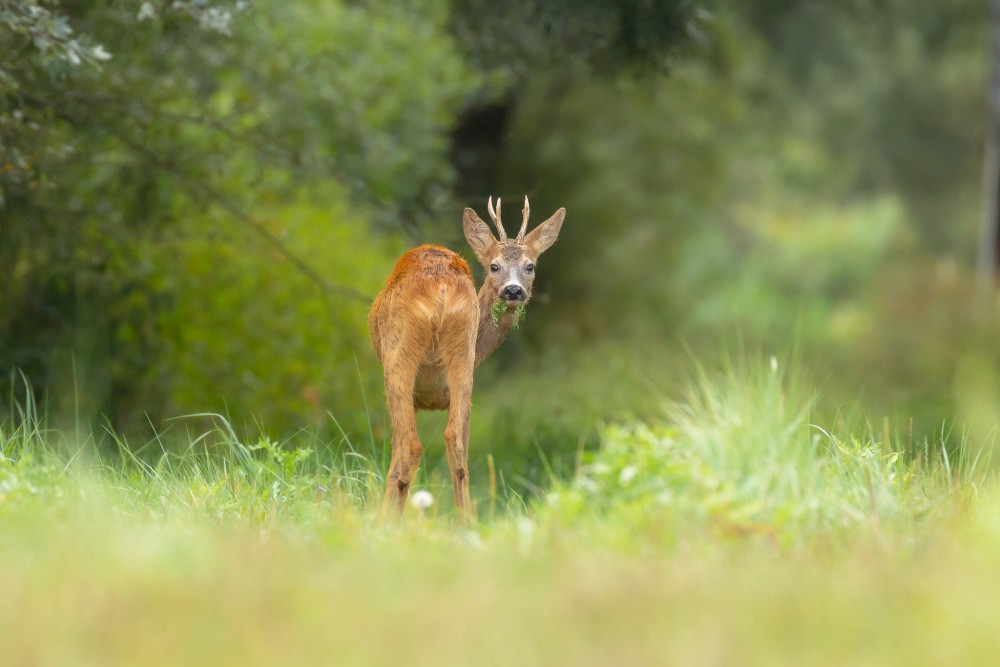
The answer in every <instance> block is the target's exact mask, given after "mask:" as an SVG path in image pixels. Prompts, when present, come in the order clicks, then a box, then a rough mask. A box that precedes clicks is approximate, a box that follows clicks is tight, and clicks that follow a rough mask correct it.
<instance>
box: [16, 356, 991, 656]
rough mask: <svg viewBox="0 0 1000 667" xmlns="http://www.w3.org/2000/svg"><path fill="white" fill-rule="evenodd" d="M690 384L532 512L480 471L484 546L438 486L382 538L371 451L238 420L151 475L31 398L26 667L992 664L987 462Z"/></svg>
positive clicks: (23, 527) (609, 430)
mask: <svg viewBox="0 0 1000 667" xmlns="http://www.w3.org/2000/svg"><path fill="white" fill-rule="evenodd" d="M772 364H774V365H772ZM694 377H695V379H694V380H693V381H692V383H691V385H690V386H689V388H688V390H687V393H686V395H685V396H684V397H683V398H682V399H680V400H678V401H675V402H671V403H669V404H668V405H667V406H666V408H665V410H664V414H663V417H662V419H660V420H659V421H657V422H655V423H640V422H635V421H632V422H623V423H619V424H612V425H607V426H606V427H605V428H604V429H603V430H602V433H601V437H600V440H601V443H600V447H599V448H598V449H595V450H593V451H587V452H585V453H583V454H582V457H581V460H580V461H579V466H578V469H577V471H576V472H575V473H574V474H572V475H568V476H562V477H560V476H553V477H552V478H551V479H550V481H549V484H548V486H547V488H545V489H544V490H539V491H538V493H537V494H535V495H534V496H522V495H519V494H516V493H513V492H511V491H509V490H507V491H506V492H505V489H504V488H503V486H502V485H500V488H499V489H497V490H496V491H494V492H491V491H490V486H491V485H490V475H489V473H488V472H487V471H485V470H484V471H481V474H478V476H477V477H474V478H473V489H474V494H475V495H476V496H477V498H478V513H479V517H480V518H479V521H478V523H477V524H476V525H475V526H473V527H471V528H463V527H460V526H458V525H457V524H456V523H455V522H454V521H453V518H452V512H451V508H450V507H448V503H447V502H445V501H446V499H447V498H448V497H449V496H450V493H449V489H448V488H447V487H446V486H444V480H445V479H446V477H444V476H439V475H437V474H436V473H435V472H434V471H431V472H430V473H428V474H425V475H424V478H423V479H422V480H421V484H420V487H421V488H427V489H431V490H432V491H433V493H434V495H435V497H436V498H437V499H438V502H436V503H435V504H434V505H433V506H432V507H431V508H430V509H429V510H428V511H427V513H426V515H422V514H420V513H419V511H418V510H416V509H415V508H412V507H411V508H408V514H407V516H406V517H405V519H404V520H403V521H402V522H401V523H396V522H388V523H385V522H381V521H380V520H379V518H378V513H377V510H378V501H379V499H380V495H381V488H380V487H381V477H380V474H381V468H380V465H381V462H380V460H378V459H380V458H381V456H382V454H381V452H374V451H367V450H365V448H363V447H360V446H357V447H353V446H352V445H351V444H350V443H349V444H348V445H344V444H342V443H341V444H337V443H327V445H326V446H324V445H323V443H317V442H315V441H314V439H311V438H310V437H309V436H308V434H302V435H300V436H299V438H298V440H297V439H292V440H290V441H289V442H285V443H280V444H275V443H271V442H269V441H267V440H266V439H262V440H259V441H257V442H248V441H240V439H239V438H238V437H237V436H236V434H235V433H233V432H231V431H230V430H229V429H228V426H227V424H226V423H225V421H224V420H222V419H221V418H219V419H217V421H216V428H214V429H211V430H208V431H206V432H205V433H201V434H195V435H192V436H190V437H189V438H188V440H189V441H190V444H189V446H188V448H187V450H186V451H183V452H182V453H180V454H167V453H164V452H166V451H168V450H166V449H164V450H161V451H160V453H158V454H154V453H153V452H155V451H156V447H157V443H155V442H154V443H150V444H149V445H147V446H146V447H145V448H135V447H134V446H133V448H132V450H135V449H139V450H140V454H139V455H134V454H130V453H128V452H129V451H130V450H129V449H126V448H125V447H124V446H121V447H119V448H118V449H116V448H115V447H110V446H109V445H108V444H107V443H106V442H104V443H98V440H100V438H97V437H96V436H95V437H92V438H83V439H82V441H80V440H76V436H73V435H71V434H70V432H67V431H54V430H48V429H47V427H46V423H45V419H44V418H42V417H39V416H37V415H36V413H35V410H34V408H33V406H31V405H30V404H29V405H27V406H26V405H24V404H23V403H22V404H19V408H18V411H17V412H16V413H15V414H12V415H10V416H9V417H8V418H7V419H6V420H5V421H4V422H3V425H2V428H0V442H2V446H3V459H2V460H0V562H2V563H3V567H2V568H0V599H2V600H3V601H4V603H3V605H2V607H0V629H2V636H3V638H4V648H3V654H4V656H5V657H4V663H5V664H10V665H107V664H170V665H176V664H234V665H235V664H240V665H246V664H337V665H382V664H385V665H389V664H412V665H441V664H454V665H472V664H474V665H492V664H510V665H563V664H564V665H606V664H619V665H643V664H649V665H652V664H698V665H701V664H708V665H715V664H718V665H733V664H740V665H743V664H767V665H773V664H794V665H803V664H831V665H843V664H851V665H865V664H900V665H902V664H907V665H912V664H928V665H940V664H963V665H969V664H991V662H992V660H993V659H995V657H996V655H997V654H998V651H1000V635H998V633H997V632H996V619H997V613H996V612H997V603H996V595H995V591H996V590H998V589H1000V569H998V568H997V567H996V563H997V562H998V559H1000V519H998V516H1000V515H998V511H1000V496H998V495H997V493H996V492H995V489H994V484H993V482H992V478H993V475H992V472H991V469H990V464H989V456H988V454H989V452H988V450H987V449H983V448H980V449H979V453H980V455H979V456H978V457H977V456H974V455H972V454H970V453H969V452H973V451H974V450H976V448H975V447H973V446H971V445H969V446H966V447H965V448H964V451H965V452H967V453H966V454H964V455H962V456H961V457H959V458H958V459H957V460H953V458H950V457H949V454H948V452H947V451H946V450H944V449H941V448H940V447H939V446H938V445H937V444H935V443H933V442H926V443H907V442H904V441H902V440H901V441H899V442H897V441H896V440H894V439H893V438H882V437H881V433H880V432H879V429H881V428H883V426H885V425H887V424H888V420H886V421H885V423H884V424H880V425H878V428H876V429H872V428H865V427H861V426H859V427H858V428H857V429H851V428H850V427H848V426H844V425H843V424H842V426H843V428H845V429H848V430H847V431H845V432H844V433H843V434H841V433H837V432H835V430H834V429H831V428H827V427H825V426H823V425H822V424H816V423H813V418H814V415H813V412H812V409H811V405H812V404H813V403H814V399H813V398H811V397H810V394H809V392H807V391H806V390H804V389H803V388H802V387H800V386H798V383H797V382H796V381H795V379H794V378H791V377H789V375H788V374H786V373H783V372H782V371H781V370H780V369H778V368H776V363H775V362H773V361H771V360H760V361H759V362H753V361H751V362H745V363H740V364H736V365H734V366H733V367H730V368H724V369H723V370H721V371H708V370H701V371H698V372H697V373H696V374H695V376H694ZM428 440H429V438H428ZM161 444H162V443H161ZM431 447H433V445H432V446H431ZM473 447H483V448H486V447H489V443H487V442H478V443H473ZM500 467H501V470H500V473H501V474H502V465H501V466H500ZM474 472H477V473H479V472H480V471H474ZM498 476H499V475H498ZM439 477H440V478H439ZM493 479H494V481H495V480H496V479H497V477H494V478H493Z"/></svg>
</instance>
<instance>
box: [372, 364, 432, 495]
mask: <svg viewBox="0 0 1000 667" xmlns="http://www.w3.org/2000/svg"><path fill="white" fill-rule="evenodd" d="M395 356H396V359H395V362H396V363H394V364H387V365H386V371H385V394H386V403H387V404H388V407H389V418H390V420H391V422H392V460H391V462H390V463H389V471H388V473H387V474H386V482H385V497H384V498H383V500H382V514H383V515H385V514H387V513H389V512H390V511H393V510H394V511H395V513H396V514H397V515H398V514H402V513H403V509H404V508H405V507H406V499H407V497H408V496H409V493H410V482H411V481H412V479H413V476H414V475H415V474H416V472H417V467H418V466H419V464H420V456H421V455H422V454H423V451H424V448H423V446H422V445H421V444H420V437H419V435H418V434H417V415H416V411H415V409H414V406H413V383H414V380H415V379H416V372H417V364H416V363H415V362H412V361H409V362H408V359H407V356H406V355H395ZM390 368H391V369H392V370H391V371H390V370H389V369H390Z"/></svg>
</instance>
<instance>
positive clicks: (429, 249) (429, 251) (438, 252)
mask: <svg viewBox="0 0 1000 667" xmlns="http://www.w3.org/2000/svg"><path fill="white" fill-rule="evenodd" d="M436 267H440V268H442V269H443V268H444V267H448V268H449V269H451V270H452V271H455V272H457V273H460V274H463V275H465V276H467V277H468V278H469V279H472V270H471V269H469V265H468V263H466V261H465V260H464V259H462V257H461V256H460V255H459V254H458V253H456V252H454V251H452V250H449V249H448V248H444V247H442V246H436V245H421V246H417V247H416V248H412V249H410V250H407V251H406V252H405V253H403V255H402V256H401V257H400V258H399V260H398V261H397V262H396V266H395V268H393V270H392V273H391V274H389V278H388V280H386V281H385V285H386V287H389V286H390V285H395V284H396V283H398V282H400V281H402V280H404V279H406V277H407V276H408V275H410V274H413V273H415V272H417V271H428V270H432V269H433V268H436Z"/></svg>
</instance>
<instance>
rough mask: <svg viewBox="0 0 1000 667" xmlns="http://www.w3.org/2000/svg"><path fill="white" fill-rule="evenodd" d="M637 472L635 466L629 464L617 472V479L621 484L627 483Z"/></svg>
mask: <svg viewBox="0 0 1000 667" xmlns="http://www.w3.org/2000/svg"><path fill="white" fill-rule="evenodd" d="M638 472H639V471H638V470H637V469H636V467H635V466H631V465H630V466H625V467H624V468H622V471H621V472H620V473H619V474H618V481H619V482H620V483H621V484H628V483H629V482H631V481H632V480H633V479H634V478H635V475H636V473H638Z"/></svg>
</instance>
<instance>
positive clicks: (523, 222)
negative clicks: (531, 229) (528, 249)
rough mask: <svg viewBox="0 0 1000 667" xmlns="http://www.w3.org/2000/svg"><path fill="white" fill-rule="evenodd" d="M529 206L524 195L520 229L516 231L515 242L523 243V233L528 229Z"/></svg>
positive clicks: (526, 196)
mask: <svg viewBox="0 0 1000 667" xmlns="http://www.w3.org/2000/svg"><path fill="white" fill-rule="evenodd" d="M530 212H531V207H530V206H528V195H524V208H523V209H521V231H519V232H518V233H517V242H518V243H524V233H525V232H526V231H528V213H530Z"/></svg>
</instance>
